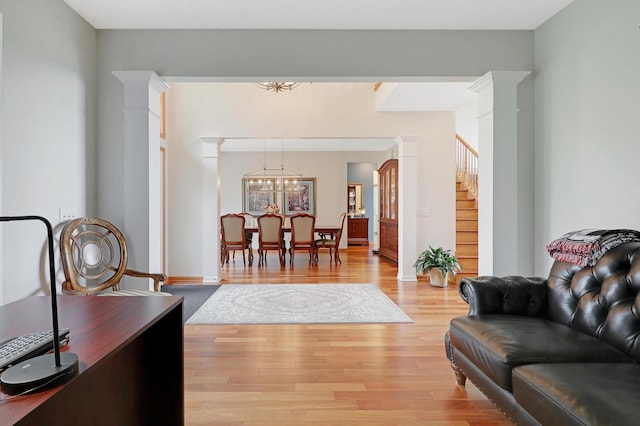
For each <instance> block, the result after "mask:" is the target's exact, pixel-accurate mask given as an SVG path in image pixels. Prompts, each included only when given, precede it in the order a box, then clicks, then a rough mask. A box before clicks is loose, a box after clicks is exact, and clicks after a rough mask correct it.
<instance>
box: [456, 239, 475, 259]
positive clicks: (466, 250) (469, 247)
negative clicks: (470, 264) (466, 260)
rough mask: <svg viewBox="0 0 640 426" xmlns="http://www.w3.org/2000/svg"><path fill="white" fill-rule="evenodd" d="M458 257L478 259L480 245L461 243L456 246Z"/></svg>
mask: <svg viewBox="0 0 640 426" xmlns="http://www.w3.org/2000/svg"><path fill="white" fill-rule="evenodd" d="M456 256H475V257H478V243H477V242H476V243H461V242H458V243H457V244H456Z"/></svg>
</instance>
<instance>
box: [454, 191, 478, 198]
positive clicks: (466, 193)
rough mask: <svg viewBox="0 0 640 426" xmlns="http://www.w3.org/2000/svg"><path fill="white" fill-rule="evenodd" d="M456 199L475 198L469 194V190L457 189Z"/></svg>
mask: <svg viewBox="0 0 640 426" xmlns="http://www.w3.org/2000/svg"><path fill="white" fill-rule="evenodd" d="M456 200H475V198H473V196H472V195H469V191H467V190H464V191H461V190H457V191H456Z"/></svg>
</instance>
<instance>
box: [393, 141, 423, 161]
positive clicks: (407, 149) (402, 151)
mask: <svg viewBox="0 0 640 426" xmlns="http://www.w3.org/2000/svg"><path fill="white" fill-rule="evenodd" d="M419 139H420V137H418V136H397V137H396V138H395V139H394V142H395V143H396V144H397V145H398V156H399V157H417V156H418V140H419Z"/></svg>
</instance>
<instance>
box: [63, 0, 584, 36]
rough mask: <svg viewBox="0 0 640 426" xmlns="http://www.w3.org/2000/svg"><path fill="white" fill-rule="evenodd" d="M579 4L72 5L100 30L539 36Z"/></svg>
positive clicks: (198, 0) (505, 0)
mask: <svg viewBox="0 0 640 426" xmlns="http://www.w3.org/2000/svg"><path fill="white" fill-rule="evenodd" d="M572 1H573V0H482V1H480V0H376V1H371V0H315V1H313V0H188V1H186V0H108V1H106V0H65V2H66V3H67V4H68V5H69V6H70V7H71V8H72V9H74V10H75V11H76V12H77V13H78V14H79V15H81V16H82V17H83V18H84V19H86V20H87V21H88V22H89V23H90V24H91V25H93V27H94V28H97V29H151V28H156V29H163V28H166V29H168V28H174V29H179V28H180V29H191V28H192V29H196V28H198V29H204V28H218V29H336V30H338V29H344V30H349V29H354V30H366V29H379V30H491V29H495V30H533V29H535V28H537V27H538V26H539V25H540V24H542V23H543V22H545V21H546V20H547V19H549V18H550V17H551V16H553V15H555V14H556V13H558V12H559V11H560V10H562V9H563V8H564V7H566V6H567V5H568V4H569V3H571V2H572Z"/></svg>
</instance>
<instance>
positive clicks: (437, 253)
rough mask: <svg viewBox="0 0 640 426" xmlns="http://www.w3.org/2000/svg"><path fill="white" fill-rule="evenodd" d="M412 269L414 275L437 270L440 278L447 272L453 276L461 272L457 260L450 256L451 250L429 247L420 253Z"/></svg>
mask: <svg viewBox="0 0 640 426" xmlns="http://www.w3.org/2000/svg"><path fill="white" fill-rule="evenodd" d="M413 267H414V268H416V273H422V274H424V273H428V272H429V271H430V270H431V269H432V268H438V269H440V273H441V274H442V278H445V277H446V276H447V273H448V272H451V273H452V274H453V275H455V274H456V273H458V272H460V271H462V267H461V266H460V263H458V259H456V257H455V256H454V255H452V254H451V250H445V249H444V248H442V247H438V248H433V247H431V246H429V247H428V248H427V249H426V250H425V251H423V252H422V253H420V255H419V256H418V259H417V260H416V262H415V263H414V264H413Z"/></svg>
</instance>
